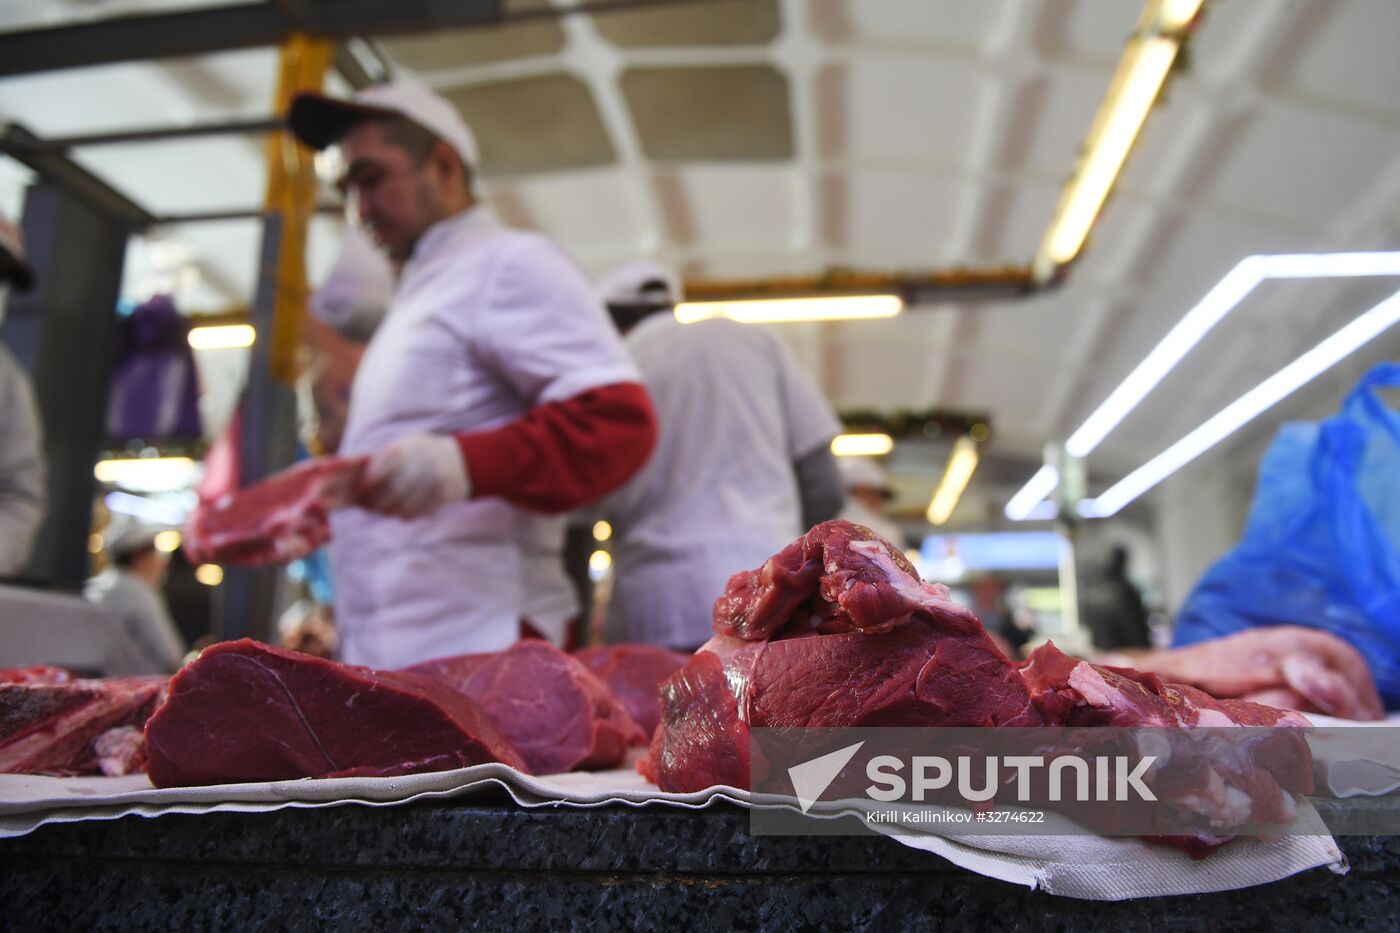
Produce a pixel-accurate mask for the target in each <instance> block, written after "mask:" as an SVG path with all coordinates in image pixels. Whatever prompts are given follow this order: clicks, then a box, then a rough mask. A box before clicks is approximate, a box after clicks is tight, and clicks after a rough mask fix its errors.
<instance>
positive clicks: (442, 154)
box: [428, 139, 470, 187]
mask: <svg viewBox="0 0 1400 933" xmlns="http://www.w3.org/2000/svg"><path fill="white" fill-rule="evenodd" d="M428 164H429V165H430V166H431V167H432V170H433V172H434V173H435V174H436V175H437V176H438V180H439V181H441V182H442V183H444V184H446V183H447V182H448V180H449V179H451V178H452V176H453V175H458V174H461V173H462V171H463V169H462V160H461V159H460V158H459V157H458V156H457V150H455V149H453V148H452V147H451V146H449V145H448V144H447V143H445V142H443V141H442V140H440V139H439V140H438V141H437V142H435V143H433V148H432V149H429V150H428ZM462 185H463V187H470V185H469V183H468V181H467V179H466V178H465V177H464V178H463V179H462Z"/></svg>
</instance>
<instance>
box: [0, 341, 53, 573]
mask: <svg viewBox="0 0 1400 933" xmlns="http://www.w3.org/2000/svg"><path fill="white" fill-rule="evenodd" d="M42 449H43V442H42V439H41V432H40V427H39V413H38V409H37V408H36V406H35V404H34V394H33V392H32V390H31V389H30V388H29V380H28V379H26V378H25V376H24V372H23V371H22V370H21V369H20V368H19V364H17V363H15V362H14V360H13V359H12V358H11V357H10V356H9V354H8V353H6V352H5V351H4V350H3V349H0V576H8V575H12V574H15V573H18V572H19V571H20V570H22V569H23V568H24V565H25V564H26V563H27V562H28V560H29V549H30V546H31V545H32V544H33V541H34V534H35V532H37V531H38V530H39V523H40V521H41V520H42V519H43V517H44V501H45V498H44V456H43V452H42Z"/></svg>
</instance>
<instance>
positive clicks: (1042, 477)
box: [1002, 463, 1060, 522]
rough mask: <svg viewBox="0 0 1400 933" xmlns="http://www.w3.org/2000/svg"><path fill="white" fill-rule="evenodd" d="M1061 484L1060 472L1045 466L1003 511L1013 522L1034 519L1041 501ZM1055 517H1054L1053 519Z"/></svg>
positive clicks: (1037, 471)
mask: <svg viewBox="0 0 1400 933" xmlns="http://www.w3.org/2000/svg"><path fill="white" fill-rule="evenodd" d="M1059 484H1060V471H1059V470H1057V469H1055V468H1054V467H1052V466H1051V465H1050V464H1048V463H1047V464H1044V465H1043V466H1042V467H1041V468H1040V469H1038V470H1036V471H1035V475H1034V476H1032V477H1031V478H1030V479H1029V480H1027V482H1026V485H1024V486H1022V487H1021V489H1020V491H1019V492H1017V493H1016V495H1014V496H1012V497H1011V501H1010V502H1008V503H1006V508H1005V509H1003V510H1002V511H1003V512H1004V514H1005V515H1006V517H1007V518H1009V519H1011V520H1012V521H1013V522H1023V521H1027V520H1029V519H1031V518H1032V517H1034V512H1035V509H1036V507H1037V506H1038V505H1040V503H1041V501H1042V500H1043V499H1044V498H1045V497H1046V496H1048V495H1050V493H1052V492H1054V491H1055V487H1056V486H1058V485H1059ZM1053 517H1054V516H1053V515H1052V516H1051V518H1053Z"/></svg>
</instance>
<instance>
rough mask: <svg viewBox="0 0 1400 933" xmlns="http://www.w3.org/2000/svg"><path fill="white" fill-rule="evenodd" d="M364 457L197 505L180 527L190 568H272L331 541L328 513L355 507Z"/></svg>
mask: <svg viewBox="0 0 1400 933" xmlns="http://www.w3.org/2000/svg"><path fill="white" fill-rule="evenodd" d="M367 462H368V460H367V458H364V457H352V458H343V457H318V458H316V459H314V460H307V461H306V462H304V463H299V464H297V465H296V466H294V467H292V468H291V469H288V470H283V471H282V472H280V473H276V474H274V475H272V476H270V477H268V478H267V479H265V480H263V481H262V482H260V483H255V484H253V485H252V486H249V487H247V488H245V489H240V490H239V491H238V492H235V493H229V494H228V495H225V496H223V497H221V498H220V499H218V500H217V501H214V502H205V503H201V504H200V506H199V508H197V509H195V511H194V514H193V515H192V516H191V517H190V520H189V522H188V523H187V524H186V527H185V535H184V549H185V552H186V554H187V555H188V556H189V559H190V561H191V562H192V563H200V564H203V563H217V564H249V565H252V564H273V563H286V562H287V561H291V560H296V559H297V558H299V557H305V556H306V555H307V554H310V553H311V552H312V551H314V550H316V549H317V548H318V547H321V546H322V545H323V544H325V543H327V542H328V541H330V537H331V534H330V520H329V519H330V513H331V512H332V511H334V510H336V509H339V508H344V507H345V506H348V505H350V504H351V503H352V502H353V501H354V496H355V492H356V487H357V486H358V485H359V483H360V479H361V477H362V475H363V473H364V468H365V464H366V463H367Z"/></svg>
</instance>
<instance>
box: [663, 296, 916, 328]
mask: <svg viewBox="0 0 1400 933" xmlns="http://www.w3.org/2000/svg"><path fill="white" fill-rule="evenodd" d="M903 310H904V299H902V298H900V297H899V296H898V295H831V296H814V297H808V298H753V299H747V298H746V299H742V300H736V301H683V302H681V303H680V304H678V305H676V312H675V313H676V320H678V321H680V322H681V323H682V324H694V323H695V322H696V321H706V320H709V319H711V318H717V317H724V318H729V319H730V320H732V321H738V322H740V323H742V324H796V323H801V322H804V321H859V320H876V319H879V318H891V317H895V316H896V315H898V314H899V313H900V312H901V311H903Z"/></svg>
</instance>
